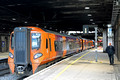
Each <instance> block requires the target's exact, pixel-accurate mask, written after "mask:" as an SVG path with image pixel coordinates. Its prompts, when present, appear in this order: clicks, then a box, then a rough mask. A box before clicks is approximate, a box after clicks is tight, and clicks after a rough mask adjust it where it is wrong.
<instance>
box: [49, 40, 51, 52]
mask: <svg viewBox="0 0 120 80" xmlns="http://www.w3.org/2000/svg"><path fill="white" fill-rule="evenodd" d="M49 43H50V51H51V39H50V38H49Z"/></svg>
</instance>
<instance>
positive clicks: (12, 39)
mask: <svg viewBox="0 0 120 80" xmlns="http://www.w3.org/2000/svg"><path fill="white" fill-rule="evenodd" d="M11 48H12V49H13V48H14V34H12V36H11Z"/></svg>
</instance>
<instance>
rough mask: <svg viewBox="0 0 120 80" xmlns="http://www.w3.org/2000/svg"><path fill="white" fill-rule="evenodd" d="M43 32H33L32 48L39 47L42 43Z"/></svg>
mask: <svg viewBox="0 0 120 80" xmlns="http://www.w3.org/2000/svg"><path fill="white" fill-rule="evenodd" d="M40 39H41V34H40V33H32V49H39V48H40V43H41V40H40Z"/></svg>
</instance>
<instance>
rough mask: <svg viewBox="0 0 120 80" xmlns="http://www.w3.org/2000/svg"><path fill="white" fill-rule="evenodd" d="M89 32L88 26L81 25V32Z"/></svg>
mask: <svg viewBox="0 0 120 80" xmlns="http://www.w3.org/2000/svg"><path fill="white" fill-rule="evenodd" d="M88 33H89V27H88V26H87V25H83V34H88Z"/></svg>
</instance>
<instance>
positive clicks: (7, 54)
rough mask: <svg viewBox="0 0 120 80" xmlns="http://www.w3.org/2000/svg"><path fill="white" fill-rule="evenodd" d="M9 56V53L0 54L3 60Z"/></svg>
mask: <svg viewBox="0 0 120 80" xmlns="http://www.w3.org/2000/svg"><path fill="white" fill-rule="evenodd" d="M8 56H9V52H3V53H2V52H0V59H2V58H8Z"/></svg>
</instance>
